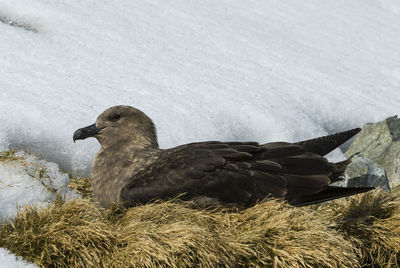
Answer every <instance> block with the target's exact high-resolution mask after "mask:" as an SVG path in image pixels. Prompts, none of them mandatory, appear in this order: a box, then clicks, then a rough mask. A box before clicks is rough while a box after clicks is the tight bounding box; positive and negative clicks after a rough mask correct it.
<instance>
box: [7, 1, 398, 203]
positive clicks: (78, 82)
mask: <svg viewBox="0 0 400 268" xmlns="http://www.w3.org/2000/svg"><path fill="white" fill-rule="evenodd" d="M399 14H400V2H399V1H397V0H368V1H365V0H353V1H344V0H326V1H318V0H306V1H295V0H272V1H261V0H249V1H241V0H219V1H214V0H205V1H194V0H193V1H192V0H171V1H163V0H153V1H129V0H118V1H94V0H69V1H62V0H35V1H32V0H0V151H3V150H6V149H8V148H13V149H23V150H25V149H26V150H28V151H30V152H33V153H37V154H38V155H39V156H40V157H42V158H44V159H46V160H48V161H51V162H55V163H57V164H58V165H60V167H61V168H62V169H63V170H66V171H69V172H73V173H77V174H83V175H87V174H88V172H89V170H90V165H91V162H92V158H93V156H94V154H95V152H96V151H97V150H98V148H99V146H98V144H97V142H96V141H95V140H93V139H91V140H90V139H89V140H85V141H79V142H77V143H76V144H74V143H73V142H72V134H73V132H74V131H75V130H76V129H77V128H80V127H83V126H86V125H89V124H92V123H93V122H94V121H95V119H96V117H97V116H98V115H99V114H100V113H101V112H102V111H103V110H105V109H106V108H108V107H110V106H113V105H118V104H126V105H131V106H135V107H137V108H139V109H141V110H143V111H144V112H145V113H147V114H148V115H149V116H150V117H151V118H153V120H154V121H155V123H156V125H157V127H158V133H159V141H160V145H161V147H162V148H168V147H172V146H176V145H179V144H183V143H188V142H193V141H202V140H224V141H228V140H231V141H234V140H255V141H259V142H268V141H278V140H283V141H296V140H302V139H308V138H312V137H316V136H318V135H325V134H328V133H333V132H337V131H342V130H346V129H349V128H353V127H359V126H363V124H365V123H367V122H376V121H378V120H382V119H384V118H386V117H389V116H392V115H394V114H399V110H400V108H399V103H400V94H399V91H400V50H399V49H398V48H399V47H400V16H399ZM341 157H342V154H341V152H340V151H336V153H335V154H333V155H331V159H333V160H335V159H340V158H341ZM6 170H7V168H5V167H3V168H2V169H1V170H0V177H1V175H2V173H4V172H6ZM16 170H17V171H18V172H22V169H21V168H16ZM17 171H15V172H17ZM9 172H11V171H10V170H9ZM18 176H19V178H21V179H22V177H24V175H21V174H19V175H18ZM18 176H17V175H13V177H12V178H14V177H15V178H17V177H18ZM1 178H2V179H3V177H1ZM22 184H23V185H28V184H27V182H23V183H22ZM38 189H39V188H38ZM1 194H2V196H0V199H2V200H5V196H4V192H2V193H1ZM15 194H16V193H15ZM7 198H11V197H10V196H7ZM14 198H19V197H18V195H17V194H16V195H15V196H14ZM24 198H25V197H24ZM43 198H44V199H43V202H46V200H47V199H46V198H47V197H46V194H43ZM28 199H29V198H28V197H27V198H26V199H22V200H19V202H25V201H26V202H31V201H29V200H28ZM15 200H17V199H14V201H15ZM2 205H3V204H2Z"/></svg>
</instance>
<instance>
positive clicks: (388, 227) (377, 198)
mask: <svg viewBox="0 0 400 268" xmlns="http://www.w3.org/2000/svg"><path fill="white" fill-rule="evenodd" d="M319 210H320V211H321V213H322V214H323V215H324V217H326V218H328V219H330V220H331V221H333V222H335V224H336V229H337V230H338V231H339V232H340V233H342V234H343V235H344V236H345V238H346V240H348V241H351V242H352V243H353V245H354V246H355V247H356V248H358V249H359V250H360V252H361V257H360V260H361V263H363V264H365V266H368V267H400V188H399V187H398V188H397V189H395V190H394V191H393V194H389V193H386V192H384V191H381V190H375V191H373V192H368V193H366V194H362V195H357V196H352V197H351V198H349V199H348V200H335V201H333V202H332V203H331V204H329V205H323V206H320V207H319Z"/></svg>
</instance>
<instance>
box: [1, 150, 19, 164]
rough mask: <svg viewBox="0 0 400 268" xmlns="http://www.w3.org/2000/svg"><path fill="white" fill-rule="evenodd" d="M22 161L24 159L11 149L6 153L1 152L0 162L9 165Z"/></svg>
mask: <svg viewBox="0 0 400 268" xmlns="http://www.w3.org/2000/svg"><path fill="white" fill-rule="evenodd" d="M22 159H23V158H22V157H20V156H17V155H16V151H14V150H11V149H10V150H7V151H4V152H0V162H4V163H8V162H13V161H18V160H22Z"/></svg>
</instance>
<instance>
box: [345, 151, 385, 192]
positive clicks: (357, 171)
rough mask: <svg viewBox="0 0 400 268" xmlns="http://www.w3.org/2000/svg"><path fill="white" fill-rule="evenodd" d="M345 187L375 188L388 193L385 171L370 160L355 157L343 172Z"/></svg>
mask: <svg viewBox="0 0 400 268" xmlns="http://www.w3.org/2000/svg"><path fill="white" fill-rule="evenodd" d="M345 178H346V180H345V182H346V184H345V185H346V187H368V186H372V187H376V188H378V187H379V188H381V189H382V190H385V191H387V192H390V186H389V179H388V178H387V175H386V172H385V170H384V169H383V168H382V167H381V166H379V165H378V164H376V163H374V162H373V161H371V160H370V159H368V158H367V157H365V156H362V155H356V156H354V157H353V158H352V161H351V163H350V164H349V165H348V166H347V169H346V172H345Z"/></svg>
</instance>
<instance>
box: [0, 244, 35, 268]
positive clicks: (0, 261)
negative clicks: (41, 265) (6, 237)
mask: <svg viewBox="0 0 400 268" xmlns="http://www.w3.org/2000/svg"><path fill="white" fill-rule="evenodd" d="M9 267H12V268H36V267H38V266H36V265H34V264H32V263H28V262H26V261H24V260H23V259H22V258H21V257H16V256H15V255H13V254H11V253H10V252H9V251H8V250H7V249H5V248H0V268H9Z"/></svg>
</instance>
